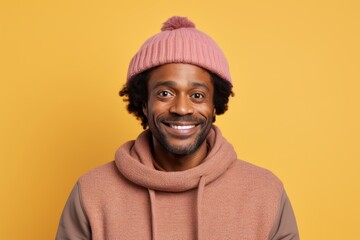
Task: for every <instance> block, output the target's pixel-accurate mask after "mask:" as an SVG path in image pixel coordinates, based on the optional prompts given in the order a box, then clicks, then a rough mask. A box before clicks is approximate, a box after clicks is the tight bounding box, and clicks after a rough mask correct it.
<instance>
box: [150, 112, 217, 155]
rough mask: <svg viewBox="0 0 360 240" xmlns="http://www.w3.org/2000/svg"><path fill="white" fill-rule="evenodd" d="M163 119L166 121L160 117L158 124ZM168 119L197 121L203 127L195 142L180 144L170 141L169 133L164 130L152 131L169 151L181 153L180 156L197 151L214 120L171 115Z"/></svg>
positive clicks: (158, 124) (175, 153)
mask: <svg viewBox="0 0 360 240" xmlns="http://www.w3.org/2000/svg"><path fill="white" fill-rule="evenodd" d="M163 121H165V119H164V118H159V119H158V120H157V126H161V124H162V122H163ZM166 121H174V122H176V121H179V122H196V123H198V124H197V125H199V126H200V127H201V129H200V132H199V133H198V134H197V135H196V137H195V139H194V141H193V142H191V143H189V144H185V145H180V146H179V145H175V144H172V143H171V142H170V141H169V139H168V137H167V135H166V134H165V133H164V132H163V131H151V132H152V135H153V136H154V137H155V138H156V140H157V141H158V142H159V143H160V144H161V145H162V147H163V148H164V149H166V150H167V151H168V152H170V153H172V154H174V155H179V156H183V155H189V154H192V153H194V152H196V151H197V150H198V149H199V147H200V146H201V145H202V144H203V143H204V141H205V140H206V138H207V136H208V134H209V132H210V130H211V127H212V121H210V120H208V121H206V120H204V119H197V118H194V117H192V116H181V117H178V116H177V117H170V118H166ZM150 130H151V129H150Z"/></svg>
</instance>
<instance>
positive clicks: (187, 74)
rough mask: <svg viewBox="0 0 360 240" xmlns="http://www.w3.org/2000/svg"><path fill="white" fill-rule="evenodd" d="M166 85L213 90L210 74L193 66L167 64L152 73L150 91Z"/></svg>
mask: <svg viewBox="0 0 360 240" xmlns="http://www.w3.org/2000/svg"><path fill="white" fill-rule="evenodd" d="M165 83H166V84H167V85H173V86H204V87H205V88H208V89H213V83H212V80H211V75H210V73H209V72H208V71H206V70H205V69H203V68H201V67H198V66H195V65H192V64H183V63H171V64H165V65H162V66H160V67H157V68H155V69H154V70H152V71H151V72H150V75H149V82H148V87H149V89H153V88H156V87H157V86H159V85H163V84H165Z"/></svg>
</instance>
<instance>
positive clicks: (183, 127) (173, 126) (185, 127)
mask: <svg viewBox="0 0 360 240" xmlns="http://www.w3.org/2000/svg"><path fill="white" fill-rule="evenodd" d="M170 127H171V128H173V129H178V130H187V129H191V128H194V127H195V125H182V126H180V125H174V124H170Z"/></svg>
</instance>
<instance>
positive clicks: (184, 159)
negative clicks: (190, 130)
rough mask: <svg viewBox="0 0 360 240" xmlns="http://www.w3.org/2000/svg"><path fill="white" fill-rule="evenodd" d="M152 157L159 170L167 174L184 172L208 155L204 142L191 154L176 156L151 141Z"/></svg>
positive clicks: (198, 163) (154, 141)
mask: <svg viewBox="0 0 360 240" xmlns="http://www.w3.org/2000/svg"><path fill="white" fill-rule="evenodd" d="M152 145H153V146H152V150H153V157H154V160H155V162H156V165H158V166H157V167H158V168H159V170H163V171H167V172H175V171H185V170H188V169H190V168H193V167H196V166H198V165H200V164H201V162H202V161H203V160H204V159H205V157H206V156H207V153H208V147H207V144H206V140H205V141H204V142H203V143H202V144H201V145H200V147H199V148H198V149H197V150H196V151H195V152H194V153H191V154H186V155H177V154H173V153H171V152H169V151H167V150H166V149H165V148H164V147H163V146H162V145H161V144H160V143H158V142H157V141H156V140H155V139H153V144H152Z"/></svg>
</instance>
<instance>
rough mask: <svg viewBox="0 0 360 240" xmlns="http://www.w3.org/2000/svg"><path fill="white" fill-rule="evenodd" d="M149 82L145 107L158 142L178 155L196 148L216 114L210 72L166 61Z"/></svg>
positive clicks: (188, 152)
mask: <svg viewBox="0 0 360 240" xmlns="http://www.w3.org/2000/svg"><path fill="white" fill-rule="evenodd" d="M147 86H148V101H147V105H146V106H144V109H143V111H144V114H145V115H146V117H147V118H148V123H149V128H150V131H151V133H152V135H153V141H155V142H154V144H156V143H159V144H160V145H161V146H162V147H163V148H164V149H166V150H167V151H168V152H170V153H172V154H176V155H186V154H191V153H194V152H196V150H197V149H198V148H199V147H200V146H201V145H202V144H205V141H204V140H205V139H206V137H207V135H208V133H209V131H210V129H211V126H212V120H213V117H214V116H215V109H214V104H213V95H214V87H213V84H212V81H211V76H210V74H209V73H208V72H207V71H205V70H204V69H202V68H200V67H197V66H194V65H190V64H166V65H162V66H160V67H158V68H156V69H154V70H153V71H152V72H151V73H150V78H149V81H148V85H147Z"/></svg>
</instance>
